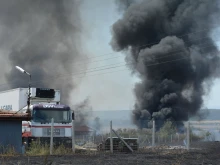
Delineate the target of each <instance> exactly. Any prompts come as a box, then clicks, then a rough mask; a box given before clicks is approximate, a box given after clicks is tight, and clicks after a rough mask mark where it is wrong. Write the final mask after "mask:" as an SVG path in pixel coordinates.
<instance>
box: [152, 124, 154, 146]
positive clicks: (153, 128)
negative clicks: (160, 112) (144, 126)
mask: <svg viewBox="0 0 220 165" xmlns="http://www.w3.org/2000/svg"><path fill="white" fill-rule="evenodd" d="M152 146H155V121H154V120H153V129H152Z"/></svg>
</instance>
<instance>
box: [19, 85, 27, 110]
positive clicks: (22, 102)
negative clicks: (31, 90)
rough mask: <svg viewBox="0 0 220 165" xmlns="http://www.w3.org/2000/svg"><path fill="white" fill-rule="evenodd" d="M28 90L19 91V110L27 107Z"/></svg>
mask: <svg viewBox="0 0 220 165" xmlns="http://www.w3.org/2000/svg"><path fill="white" fill-rule="evenodd" d="M27 99H28V88H20V91H19V110H20V109H22V108H24V107H26V106H27Z"/></svg>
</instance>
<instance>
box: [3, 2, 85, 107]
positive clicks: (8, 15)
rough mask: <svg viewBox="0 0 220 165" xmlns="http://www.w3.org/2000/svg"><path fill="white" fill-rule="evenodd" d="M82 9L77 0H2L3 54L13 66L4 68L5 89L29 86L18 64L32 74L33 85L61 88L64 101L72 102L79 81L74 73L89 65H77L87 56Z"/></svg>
mask: <svg viewBox="0 0 220 165" xmlns="http://www.w3.org/2000/svg"><path fill="white" fill-rule="evenodd" d="M79 9H80V2H79V1H77V0H68V1H66V0H46V1H45V0H37V1H36V0H22V1H11V0H9V1H8V0H2V1H1V2H0V24H1V27H0V38H1V39H2V40H1V44H0V49H1V50H4V52H6V53H5V54H4V55H3V54H2V56H1V58H2V60H4V59H8V60H9V63H8V65H9V66H7V67H8V68H10V69H9V71H8V72H7V69H5V71H4V72H7V73H6V74H5V76H6V80H7V82H8V87H5V86H4V87H5V88H4V89H3V87H2V86H1V90H5V89H6V88H9V87H10V88H17V87H27V85H28V79H27V78H26V77H25V76H24V75H19V74H17V73H16V71H15V69H14V66H16V65H18V66H21V67H22V68H24V69H25V70H28V71H29V72H30V73H31V74H32V86H35V87H42V88H55V89H60V90H61V92H62V97H61V98H62V103H64V104H68V103H69V97H70V92H71V90H72V89H74V88H75V85H76V81H73V80H72V77H71V76H72V75H71V74H72V72H73V71H74V72H77V71H79V70H83V69H85V68H84V67H86V66H82V65H80V67H79V65H78V66H76V65H74V63H76V62H77V61H78V60H79V59H80V60H81V59H82V58H83V57H84V56H83V54H82V51H81V49H80V44H81V43H80V42H81V41H80V38H81V35H82V30H81V29H82V27H81V19H80V13H79ZM5 56H7V57H5Z"/></svg>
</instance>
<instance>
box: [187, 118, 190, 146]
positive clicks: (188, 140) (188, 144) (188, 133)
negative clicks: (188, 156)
mask: <svg viewBox="0 0 220 165" xmlns="http://www.w3.org/2000/svg"><path fill="white" fill-rule="evenodd" d="M189 149H190V123H189V121H188V122H187V150H189Z"/></svg>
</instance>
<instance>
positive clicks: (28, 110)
mask: <svg viewBox="0 0 220 165" xmlns="http://www.w3.org/2000/svg"><path fill="white" fill-rule="evenodd" d="M15 68H16V69H17V70H19V71H20V72H21V73H25V74H27V75H28V76H29V85H28V88H29V90H28V100H27V106H28V108H27V112H26V113H28V114H30V112H31V111H30V99H31V74H30V73H28V72H26V71H25V70H24V69H22V68H21V67H19V66H15Z"/></svg>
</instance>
